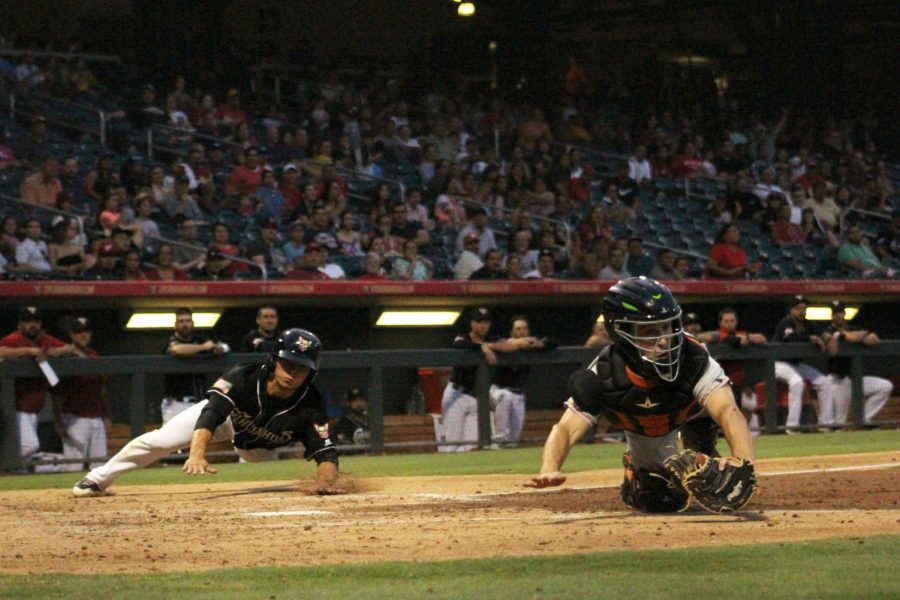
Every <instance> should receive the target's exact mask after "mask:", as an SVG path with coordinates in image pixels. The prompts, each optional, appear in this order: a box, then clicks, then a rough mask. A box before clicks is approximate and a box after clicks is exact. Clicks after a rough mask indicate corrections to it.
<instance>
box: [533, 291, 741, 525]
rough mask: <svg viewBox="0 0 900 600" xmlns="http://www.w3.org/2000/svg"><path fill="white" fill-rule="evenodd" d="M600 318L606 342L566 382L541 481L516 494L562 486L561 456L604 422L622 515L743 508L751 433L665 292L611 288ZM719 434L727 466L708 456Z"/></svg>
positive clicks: (716, 369)
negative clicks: (618, 459) (621, 437)
mask: <svg viewBox="0 0 900 600" xmlns="http://www.w3.org/2000/svg"><path fill="white" fill-rule="evenodd" d="M602 313H603V318H604V323H605V327H606V330H607V333H608V334H609V337H610V339H611V340H612V341H613V343H612V344H610V345H608V346H606V347H604V348H603V349H602V350H601V351H600V354H599V355H598V356H597V357H596V358H595V359H594V360H593V361H591V362H590V363H589V364H588V365H587V367H586V368H583V369H580V370H578V371H576V372H575V373H574V374H573V375H572V377H571V378H570V380H569V392H570V397H569V399H568V401H567V402H566V403H565V404H566V411H565V412H564V413H563V415H562V417H561V418H560V420H559V422H558V423H557V424H556V425H554V426H553V430H552V431H551V432H550V437H549V438H548V439H547V443H546V444H545V445H544V453H543V463H542V465H541V471H540V474H539V475H537V476H536V477H534V478H532V479H531V481H530V482H528V483H526V484H525V485H526V486H528V487H535V488H543V487H549V486H556V485H560V484H562V483H563V482H564V481H565V480H566V477H565V475H562V474H561V473H560V469H561V467H562V465H563V462H564V461H565V459H566V457H567V456H568V454H569V451H570V450H571V449H572V447H573V446H574V445H575V444H576V443H577V442H578V440H579V439H580V438H581V437H582V436H583V435H584V434H585V433H586V432H587V431H588V430H589V429H590V428H591V426H593V425H594V424H596V423H597V419H598V417H599V416H604V417H606V418H607V419H608V420H609V421H610V422H611V423H612V425H613V426H614V427H616V428H619V429H622V430H624V431H625V440H626V445H627V447H626V451H625V454H624V456H623V458H622V461H623V464H624V466H625V478H624V481H623V482H622V487H621V498H622V502H624V503H625V504H626V505H627V506H629V507H631V508H634V509H637V510H641V511H644V512H676V511H681V510H684V509H686V508H687V507H688V505H689V504H690V501H691V498H694V499H695V500H696V501H697V503H698V504H700V505H701V506H703V507H704V508H706V509H708V510H712V511H715V512H722V511H728V510H737V509H739V508H741V507H743V506H744V505H745V504H746V503H747V502H748V501H749V500H750V498H751V497H752V495H753V493H754V491H755V490H756V480H755V478H754V475H753V462H752V461H753V445H752V441H751V437H750V430H749V429H748V427H747V421H746V420H745V419H744V416H743V415H742V414H741V412H740V410H738V407H737V405H736V404H735V401H734V395H733V394H732V391H731V383H730V381H729V380H728V377H727V376H726V375H725V373H724V371H723V370H722V367H720V366H719V364H718V363H717V362H716V361H715V360H714V359H713V358H712V357H710V356H709V354H708V353H707V351H706V349H705V348H704V347H703V346H702V345H701V344H700V343H699V342H697V341H696V340H694V339H693V338H692V337H690V336H689V335H686V334H685V333H684V332H683V331H682V326H681V307H680V306H679V305H678V302H677V301H676V300H675V297H674V296H673V295H672V292H671V291H669V289H668V288H667V287H666V286H664V285H662V284H661V283H659V282H657V281H654V280H652V279H648V278H646V277H631V278H628V279H624V280H622V281H619V282H618V283H616V284H615V285H614V286H612V287H611V288H610V290H609V292H608V293H607V295H606V297H605V298H604V300H603V305H602ZM720 426H721V428H722V430H723V432H724V434H725V439H726V440H727V441H728V444H729V446H730V447H731V454H732V457H729V458H722V457H720V455H719V453H718V451H717V449H716V442H717V437H718V429H719V427H720ZM679 439H680V440H681V443H682V445H683V447H684V449H685V451H684V452H682V453H679V452H678V441H679Z"/></svg>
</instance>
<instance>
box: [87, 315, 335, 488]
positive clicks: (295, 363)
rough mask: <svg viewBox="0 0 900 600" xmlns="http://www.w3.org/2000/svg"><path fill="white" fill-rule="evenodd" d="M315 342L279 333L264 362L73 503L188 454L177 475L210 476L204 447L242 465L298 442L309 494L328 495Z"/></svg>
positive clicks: (131, 452)
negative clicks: (309, 477)
mask: <svg viewBox="0 0 900 600" xmlns="http://www.w3.org/2000/svg"><path fill="white" fill-rule="evenodd" d="M321 352H322V343H321V342H320V341H319V338H317V337H316V336H315V335H314V334H312V333H310V332H309V331H306V330H305V329H287V330H285V331H282V332H281V333H280V334H279V335H278V336H277V338H276V340H275V343H274V346H273V348H272V351H271V352H270V353H269V357H268V360H267V361H266V362H265V363H263V364H257V363H245V364H240V365H237V366H235V367H232V368H231V369H229V370H228V371H226V372H225V374H224V375H222V376H221V377H220V378H219V379H218V380H217V381H216V382H215V383H214V384H213V385H212V387H211V388H210V389H209V390H208V391H207V393H206V399H205V400H203V401H201V402H198V403H197V404H195V405H194V406H193V407H191V408H189V409H188V410H186V411H184V412H182V413H180V414H178V415H177V416H175V417H174V418H172V419H171V420H170V421H168V422H167V423H166V424H165V425H163V426H162V427H161V428H159V429H156V430H154V431H150V432H147V433H145V434H144V435H141V436H139V437H137V438H135V439H133V440H131V441H130V442H129V443H128V444H126V445H125V447H124V448H122V450H120V451H119V453H118V454H116V455H115V456H113V457H112V458H111V459H109V461H108V462H107V463H106V464H104V465H102V466H100V467H97V468H96V469H94V470H93V471H91V472H90V473H88V474H87V476H86V477H85V478H84V479H82V480H81V481H79V482H78V483H77V484H75V487H74V488H72V493H73V494H74V495H75V497H89V496H101V495H103V494H104V493H106V490H107V488H108V487H109V486H110V485H111V484H112V482H113V481H114V480H115V479H116V478H117V477H120V476H121V475H124V474H125V473H127V472H129V471H132V470H134V469H138V468H141V467H146V466H147V465H149V464H152V463H154V462H156V461H157V460H159V459H160V458H162V457H163V456H166V455H167V454H169V453H171V452H176V451H178V450H182V449H185V448H188V447H189V448H190V456H189V457H188V459H187V461H186V462H185V463H184V466H183V467H182V469H183V470H184V472H185V473H188V474H189V475H202V474H206V473H210V474H215V473H216V472H217V469H215V468H214V467H212V466H211V465H210V464H209V463H208V462H207V460H206V448H207V445H208V444H209V442H210V441H216V442H219V441H230V442H232V443H233V444H234V449H235V451H236V452H237V453H238V455H239V456H240V457H241V458H243V459H244V460H246V461H247V462H260V461H265V460H271V459H274V458H275V455H276V450H277V449H278V448H281V447H285V446H290V445H292V444H294V443H295V442H298V441H300V442H302V443H303V446H304V448H305V452H304V457H305V458H306V459H307V460H315V461H316V463H317V465H318V466H317V471H316V487H315V491H316V492H317V493H320V494H330V493H335V491H336V490H335V487H334V484H335V481H336V480H337V475H338V454H337V450H336V449H335V447H334V443H333V441H332V439H331V437H330V434H329V430H328V420H327V417H326V415H325V404H324V401H323V398H322V394H321V393H320V392H319V390H318V388H317V387H316V386H315V385H313V380H314V379H315V376H316V373H317V372H318V371H319V363H320V361H321Z"/></svg>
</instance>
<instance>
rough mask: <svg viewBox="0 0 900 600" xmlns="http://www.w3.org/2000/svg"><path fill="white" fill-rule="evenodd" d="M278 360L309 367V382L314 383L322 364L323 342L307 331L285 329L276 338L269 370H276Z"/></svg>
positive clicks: (268, 363) (270, 355)
mask: <svg viewBox="0 0 900 600" xmlns="http://www.w3.org/2000/svg"><path fill="white" fill-rule="evenodd" d="M276 360H287V361H290V362H293V363H297V364H299V365H303V366H304V367H309V369H310V371H311V373H310V375H309V377H308V378H307V381H312V379H313V377H315V376H316V373H317V372H318V371H319V365H320V364H321V362H322V342H320V341H319V338H317V337H316V335H315V334H314V333H312V332H310V331H307V330H305V329H298V328H293V329H285V330H284V331H282V332H281V333H279V334H278V337H276V338H275V344H274V345H273V346H272V352H271V353H269V360H268V362H267V365H268V366H269V369H273V368H275V361H276Z"/></svg>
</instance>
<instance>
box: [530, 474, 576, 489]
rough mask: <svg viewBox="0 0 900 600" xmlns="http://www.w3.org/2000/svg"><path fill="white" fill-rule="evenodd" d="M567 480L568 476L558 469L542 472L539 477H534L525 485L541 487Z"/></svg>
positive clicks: (552, 485) (551, 485)
mask: <svg viewBox="0 0 900 600" xmlns="http://www.w3.org/2000/svg"><path fill="white" fill-rule="evenodd" d="M565 480H566V476H565V475H563V474H562V473H560V472H558V471H557V472H556V473H541V474H540V475H538V476H537V477H532V478H531V481H530V482H528V483H526V484H524V485H525V487H530V488H537V489H540V488H545V487H555V486H557V485H562V484H563V482H565Z"/></svg>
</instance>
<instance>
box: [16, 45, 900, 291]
mask: <svg viewBox="0 0 900 600" xmlns="http://www.w3.org/2000/svg"><path fill="white" fill-rule="evenodd" d="M0 70H2V71H3V72H5V73H6V74H7V76H8V78H9V79H10V80H11V81H10V82H9V83H8V85H9V86H11V87H12V88H13V89H15V90H16V91H17V93H23V94H27V93H29V92H31V91H39V92H42V93H47V94H52V95H55V96H58V97H64V98H68V99H70V100H75V101H77V102H80V103H94V104H98V103H100V102H101V99H103V103H104V105H106V106H109V105H110V104H111V101H110V98H111V97H122V98H123V101H122V102H121V103H120V106H118V107H113V108H111V109H110V110H109V111H108V116H109V119H110V123H113V124H117V126H118V127H119V128H120V129H119V130H120V131H124V132H126V133H124V134H121V135H120V136H118V137H116V138H115V139H111V141H110V145H109V146H108V147H105V148H99V147H95V148H92V149H91V151H89V152H84V153H79V152H77V151H76V152H66V153H64V154H60V153H59V151H58V149H59V147H60V145H59V144H58V143H54V140H56V139H58V136H57V137H54V136H56V134H55V133H54V132H52V131H48V122H47V121H48V119H47V117H46V116H45V115H43V114H41V113H34V114H32V115H30V117H29V118H28V120H27V126H28V130H27V131H24V130H23V129H22V128H21V127H20V125H19V123H17V122H15V121H12V120H9V121H4V122H3V126H4V132H5V135H4V139H2V140H0V174H2V176H3V181H5V182H6V183H7V184H16V185H17V189H15V190H14V193H13V194H12V195H15V196H18V197H20V198H21V200H23V201H25V202H27V203H29V204H28V205H19V204H16V203H14V202H11V201H8V202H4V205H3V210H4V213H5V214H4V218H3V221H2V231H0V235H2V239H0V252H2V258H0V272H3V273H4V276H6V277H12V278H22V277H54V278H66V279H69V278H72V279H78V278H82V279H93V280H97V279H100V280H106V279H112V280H122V279H126V280H143V279H204V280H218V279H232V278H255V277H259V276H260V275H261V274H262V270H265V275H266V276H268V277H284V278H297V279H328V278H358V277H365V278H370V279H371V278H385V279H387V278H394V279H411V280H426V279H432V278H437V279H451V278H457V279H467V278H469V277H479V278H481V277H483V278H494V279H496V278H509V279H548V278H590V279H595V278H600V279H616V278H620V277H625V276H628V275H649V274H651V273H652V274H653V275H654V276H656V277H660V278H663V279H678V278H685V277H706V278H744V277H747V278H750V277H777V276H788V275H790V274H793V275H802V274H803V273H801V272H800V271H791V272H783V271H778V270H775V271H773V270H771V269H769V268H767V264H768V262H769V261H768V258H769V253H770V252H771V253H774V252H776V251H777V253H778V256H779V257H781V258H788V259H791V258H792V257H793V256H794V255H793V254H792V252H791V250H790V248H791V247H797V248H798V249H799V250H798V252H797V253H796V254H797V255H798V256H799V255H800V254H802V253H803V252H805V253H807V258H810V255H809V253H810V252H812V255H813V256H812V257H813V258H815V257H817V256H819V255H821V256H824V257H828V258H829V259H830V260H831V261H832V263H833V265H832V266H833V267H834V269H833V270H832V271H829V273H831V274H836V276H841V277H894V276H895V274H896V269H897V268H898V266H900V263H898V260H900V256H898V250H900V249H898V241H897V232H898V227H900V221H898V216H897V214H898V213H897V208H898V207H897V198H898V196H897V194H896V189H895V185H896V177H895V175H894V173H893V172H892V164H891V162H890V160H889V159H890V156H889V155H888V153H889V152H890V151H891V149H890V148H882V147H879V145H878V143H880V141H881V138H880V137H879V130H880V128H881V126H882V125H883V124H884V117H883V116H882V111H881V110H879V107H878V106H877V105H876V104H875V103H874V102H873V101H872V99H871V98H870V99H869V100H870V102H869V103H868V104H862V105H860V106H858V107H855V108H858V110H856V111H855V112H853V113H852V114H856V115H858V116H856V117H854V118H843V119H839V118H838V117H837V113H835V114H821V112H818V111H814V110H812V109H809V108H806V107H803V106H794V107H789V108H783V109H782V108H776V111H775V112H774V113H772V118H767V115H769V114H770V111H771V110H772V108H773V107H771V106H769V105H768V104H766V103H764V102H762V101H756V100H752V99H750V98H749V97H748V98H743V97H741V96H739V95H738V94H737V93H732V95H725V94H717V93H716V89H715V88H714V87H711V86H710V89H708V90H703V89H702V88H698V87H697V86H695V85H692V84H689V83H684V84H683V85H684V86H685V88H684V89H682V90H677V91H678V92H679V93H678V94H675V95H671V94H670V95H669V96H665V95H663V94H659V93H646V92H645V93H644V95H641V94H639V93H638V92H637V91H628V90H625V89H624V88H621V89H619V88H613V89H610V90H609V91H607V92H601V91H600V90H599V89H598V85H597V83H596V82H594V81H593V80H592V79H591V78H590V77H589V76H588V75H587V74H586V71H585V69H584V68H582V67H581V66H579V65H578V63H577V61H573V63H572V66H571V68H570V70H569V72H568V73H567V75H566V78H565V85H564V90H561V92H563V93H561V94H560V96H559V98H560V99H559V101H558V102H556V103H555V104H554V105H553V106H549V107H546V108H547V110H546V112H545V110H543V109H542V108H539V107H537V106H535V105H533V104H530V103H529V102H527V101H524V100H522V101H516V100H513V99H512V98H514V97H515V95H514V94H512V93H510V94H503V93H499V94H496V95H493V96H491V95H488V94H485V93H483V92H481V91H480V90H477V89H468V88H467V87H465V86H463V87H461V88H457V89H453V90H423V89H421V88H420V87H418V86H416V85H415V84H413V83H412V82H411V81H404V80H401V79H398V78H389V79H382V78H379V77H376V76H359V75H356V76H349V75H348V76H342V75H341V74H339V73H338V72H329V73H326V74H325V75H323V76H322V77H321V78H320V80H318V81H305V82H303V84H302V85H298V92H297V98H296V99H293V101H292V103H291V105H290V106H289V107H283V106H280V105H278V104H276V103H274V102H272V103H269V102H266V101H263V100H262V97H261V96H260V97H256V96H253V95H251V94H248V93H247V92H246V91H243V92H242V91H240V90H238V89H214V90H213V89H207V90H200V89H197V88H195V87H194V86H192V85H191V84H190V82H188V81H185V79H184V78H183V77H178V78H176V79H175V80H174V81H172V82H170V83H168V84H166V85H164V86H163V85H158V84H157V83H144V84H141V85H139V86H137V87H120V88H115V84H114V82H98V81H97V79H98V78H97V77H95V76H94V74H93V73H92V72H91V71H90V69H88V68H87V67H86V66H85V65H84V63H82V62H78V63H73V64H67V63H65V62H60V61H53V62H51V63H48V64H43V65H42V64H40V63H39V62H36V61H35V59H34V58H33V57H31V56H29V55H27V54H26V55H25V56H24V57H23V59H22V61H21V62H20V63H19V64H15V65H13V64H9V63H7V65H6V67H5V68H4V69H0ZM510 92H512V90H510ZM504 97H508V98H509V99H503V98H504ZM675 98H677V99H675ZM113 104H114V103H113ZM98 105H99V104H98ZM20 119H21V117H20ZM148 127H152V128H155V129H154V131H155V132H156V136H155V137H156V139H157V140H158V143H163V142H165V143H166V144H168V145H167V146H166V147H167V148H168V151H167V152H166V151H159V150H157V152H155V153H154V154H153V158H150V154H149V153H148V152H147V150H148V148H147V147H146V146H145V145H143V144H142V142H141V140H143V139H144V138H145V136H144V135H143V132H144V131H145V130H146V129H147V128H148ZM134 134H136V135H134ZM159 140H161V141H159ZM80 141H82V142H84V141H85V140H80ZM81 147H88V146H87V145H85V144H82V146H81ZM684 203H690V204H691V206H692V207H693V208H695V209H699V212H697V213H695V216H696V219H695V220H696V223H698V224H699V226H698V227H697V229H696V230H692V231H691V232H690V233H691V234H692V235H694V234H696V236H697V237H696V239H694V240H690V239H688V235H687V234H688V232H687V231H680V230H681V229H685V230H686V229H690V228H685V227H683V224H681V223H680V222H679V221H678V220H677V217H678V215H677V214H676V213H678V212H679V211H681V209H682V208H683V207H684V206H685V204H684ZM34 205H37V207H35V206H34ZM38 207H46V208H49V209H55V210H56V211H62V212H49V211H43V210H40V208H38ZM666 225H669V226H674V228H675V230H676V231H675V233H676V234H677V235H676V238H675V240H676V241H674V242H672V241H671V240H669V239H668V238H667V237H666V235H665V234H664V226H666ZM682 234H683V235H684V237H683V238H682V237H678V236H681V235H682ZM742 234H744V239H747V238H750V239H749V241H742ZM691 241H695V242H697V243H696V244H691V243H690V242H691ZM682 242H683V243H682ZM750 243H752V244H753V245H754V247H753V248H752V251H750V252H748V250H751V249H750V248H748V244H750ZM811 249H812V250H811ZM823 273H825V271H822V272H821V273H819V275H822V274H823ZM476 274H477V275H476ZM807 274H808V275H810V276H813V274H812V273H807Z"/></svg>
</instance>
